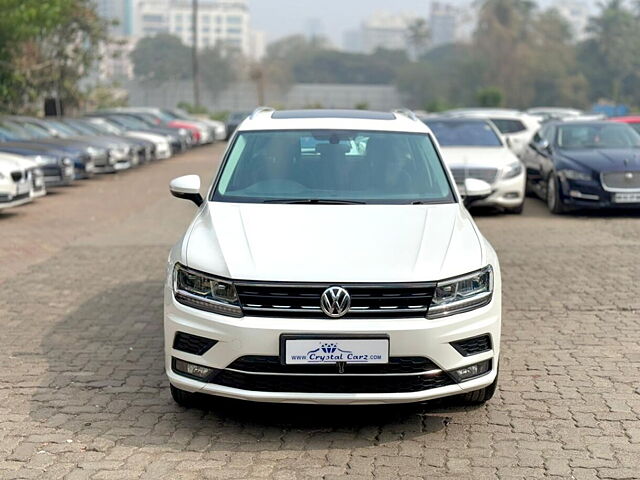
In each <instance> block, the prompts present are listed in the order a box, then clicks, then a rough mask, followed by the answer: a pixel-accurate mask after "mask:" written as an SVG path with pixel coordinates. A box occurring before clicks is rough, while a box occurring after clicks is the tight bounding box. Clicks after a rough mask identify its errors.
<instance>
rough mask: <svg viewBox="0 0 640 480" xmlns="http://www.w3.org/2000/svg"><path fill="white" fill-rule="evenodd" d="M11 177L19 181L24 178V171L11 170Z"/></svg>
mask: <svg viewBox="0 0 640 480" xmlns="http://www.w3.org/2000/svg"><path fill="white" fill-rule="evenodd" d="M11 178H12V179H13V181H14V182H19V181H20V180H22V172H20V171H15V172H11Z"/></svg>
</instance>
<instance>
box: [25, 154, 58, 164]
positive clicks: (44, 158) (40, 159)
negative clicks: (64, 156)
mask: <svg viewBox="0 0 640 480" xmlns="http://www.w3.org/2000/svg"><path fill="white" fill-rule="evenodd" d="M29 158H31V160H33V161H34V162H36V163H37V164H38V165H55V164H57V163H58V159H57V158H56V157H52V156H50V155H34V156H33V157H29Z"/></svg>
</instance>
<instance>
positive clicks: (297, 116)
mask: <svg viewBox="0 0 640 480" xmlns="http://www.w3.org/2000/svg"><path fill="white" fill-rule="evenodd" d="M329 129H330V130H361V131H382V132H405V133H424V134H428V133H431V131H430V130H429V128H428V127H427V126H426V125H425V124H424V123H422V122H421V121H420V120H419V119H418V118H417V117H415V115H413V113H411V112H408V111H406V112H400V111H396V112H373V111H365V110H278V111H276V110H272V109H265V108H263V109H258V110H256V111H255V112H254V113H253V114H251V115H250V116H249V117H247V118H246V119H245V120H244V121H243V122H242V123H241V124H240V126H239V127H238V131H260V130H329Z"/></svg>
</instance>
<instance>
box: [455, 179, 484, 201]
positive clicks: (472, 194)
mask: <svg viewBox="0 0 640 480" xmlns="http://www.w3.org/2000/svg"><path fill="white" fill-rule="evenodd" d="M491 192H492V190H491V185H489V184H488V183H487V182H485V181H484V180H479V179H477V178H467V179H466V180H465V181H464V191H463V192H460V193H461V194H462V196H463V198H464V203H465V205H468V204H469V203H471V202H473V201H474V200H482V199H483V198H487V197H488V196H489V195H491Z"/></svg>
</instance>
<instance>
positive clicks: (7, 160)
mask: <svg viewBox="0 0 640 480" xmlns="http://www.w3.org/2000/svg"><path fill="white" fill-rule="evenodd" d="M37 166H38V165H37V164H36V162H34V161H33V160H29V159H28V158H21V157H18V156H14V155H11V154H2V153H0V172H3V173H7V172H10V171H13V170H16V169H18V170H23V169H27V168H34V167H37Z"/></svg>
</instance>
